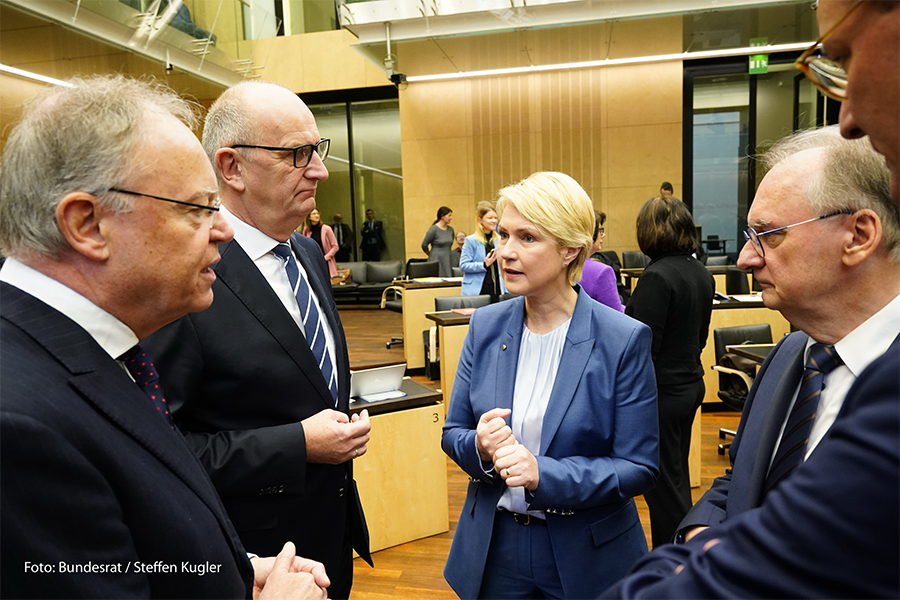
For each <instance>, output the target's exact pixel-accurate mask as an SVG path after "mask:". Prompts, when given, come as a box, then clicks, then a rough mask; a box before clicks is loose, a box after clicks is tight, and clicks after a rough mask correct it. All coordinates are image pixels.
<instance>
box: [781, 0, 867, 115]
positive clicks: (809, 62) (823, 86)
mask: <svg viewBox="0 0 900 600" xmlns="http://www.w3.org/2000/svg"><path fill="white" fill-rule="evenodd" d="M863 4H864V2H862V0H860V1H859V2H857V3H856V4H854V5H853V6H852V7H851V8H850V10H848V11H847V12H846V13H845V14H844V16H843V17H841V18H840V19H838V20H837V22H836V23H835V24H834V25H832V26H831V29H829V30H828V31H826V32H825V33H823V34H822V35H820V36H819V39H817V40H816V41H815V42H813V45H812V46H810V47H809V48H807V49H806V51H805V52H804V53H803V54H801V55H800V58H798V59H797V60H796V61H795V62H794V66H795V67H797V68H798V69H800V70H801V71H803V74H804V75H806V78H807V79H809V80H810V81H811V82H812V84H813V85H814V86H816V88H818V90H819V91H820V92H822V93H823V94H825V95H826V96H828V97H829V98H831V99H832V100H837V101H839V102H843V101H844V100H846V99H847V72H846V71H845V70H844V68H843V67H842V66H841V65H839V64H838V63H836V62H835V61H833V60H831V59H829V58H827V57H825V56H821V55H815V56H814V55H813V53H814V52H815V51H816V50H819V48H820V47H821V46H822V43H823V42H824V41H825V40H827V39H828V37H829V36H830V35H831V34H832V33H834V31H835V29H837V28H838V27H840V26H841V24H843V22H844V21H846V20H847V17H849V16H850V15H852V14H853V13H855V12H856V10H857V9H858V8H859V7H860V6H862V5H863Z"/></svg>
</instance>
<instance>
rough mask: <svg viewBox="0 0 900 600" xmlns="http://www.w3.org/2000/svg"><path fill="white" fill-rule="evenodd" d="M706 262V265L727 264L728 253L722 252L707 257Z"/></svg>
mask: <svg viewBox="0 0 900 600" xmlns="http://www.w3.org/2000/svg"><path fill="white" fill-rule="evenodd" d="M706 264H707V265H727V264H728V255H727V254H722V255H717V256H710V257H707V259H706Z"/></svg>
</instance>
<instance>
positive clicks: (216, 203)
mask: <svg viewBox="0 0 900 600" xmlns="http://www.w3.org/2000/svg"><path fill="white" fill-rule="evenodd" d="M109 191H110V192H118V193H119V194H128V195H129V196H143V197H145V198H153V199H154V200H162V201H163V202H171V203H172V204H181V205H182V206H191V207H193V208H200V209H203V210H205V211H208V214H210V215H212V219H211V220H210V223H209V228H210V229H212V228H213V225H214V224H215V222H216V214H218V212H219V207H220V206H221V205H222V201H221V200H220V199H219V197H218V196H216V197H215V198H213V199H212V201H211V202H210V203H209V204H195V203H194V202H185V201H184V200H172V199H171V198H163V197H162V196H154V195H153V194H142V193H141V192H132V191H130V190H123V189H122V188H115V187H111V188H109Z"/></svg>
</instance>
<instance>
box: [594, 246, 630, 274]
mask: <svg viewBox="0 0 900 600" xmlns="http://www.w3.org/2000/svg"><path fill="white" fill-rule="evenodd" d="M591 258H593V259H595V260H599V261H600V262H602V263H603V264H604V265H609V266H610V267H612V268H613V271H615V272H616V274H618V273H619V269H621V268H622V263H621V262H620V261H619V255H618V254H616V251H615V250H601V251H600V252H594V253H593V254H591Z"/></svg>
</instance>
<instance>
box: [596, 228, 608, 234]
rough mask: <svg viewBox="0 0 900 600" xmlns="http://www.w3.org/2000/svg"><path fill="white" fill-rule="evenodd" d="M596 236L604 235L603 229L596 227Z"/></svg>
mask: <svg viewBox="0 0 900 600" xmlns="http://www.w3.org/2000/svg"><path fill="white" fill-rule="evenodd" d="M597 235H606V232H605V231H603V228H602V227H598V228H597Z"/></svg>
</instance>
